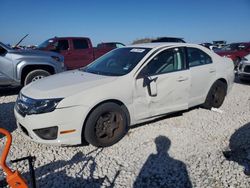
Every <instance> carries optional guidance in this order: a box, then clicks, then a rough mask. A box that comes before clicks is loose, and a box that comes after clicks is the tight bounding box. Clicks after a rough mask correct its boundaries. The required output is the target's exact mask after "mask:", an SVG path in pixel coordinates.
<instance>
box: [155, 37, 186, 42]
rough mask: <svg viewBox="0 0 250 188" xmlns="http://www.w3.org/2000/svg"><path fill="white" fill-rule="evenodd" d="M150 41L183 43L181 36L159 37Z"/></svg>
mask: <svg viewBox="0 0 250 188" xmlns="http://www.w3.org/2000/svg"><path fill="white" fill-rule="evenodd" d="M151 42H153V43H155V42H180V43H185V41H184V40H183V38H178V37H159V38H157V39H155V40H152V41H151Z"/></svg>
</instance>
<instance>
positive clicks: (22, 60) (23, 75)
mask: <svg viewBox="0 0 250 188" xmlns="http://www.w3.org/2000/svg"><path fill="white" fill-rule="evenodd" d="M62 71H64V63H63V56H61V55H60V54H57V53H54V52H42V51H35V50H21V49H19V50H15V49H12V48H10V47H9V46H6V45H5V44H3V43H1V42H0V87H2V86H20V85H27V84H29V83H30V82H32V81H36V80H38V79H41V78H43V77H46V76H49V75H51V74H55V73H59V72H62Z"/></svg>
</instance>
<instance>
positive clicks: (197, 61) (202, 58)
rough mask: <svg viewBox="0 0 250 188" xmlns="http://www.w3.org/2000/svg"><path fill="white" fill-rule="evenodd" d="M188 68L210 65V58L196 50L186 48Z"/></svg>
mask: <svg viewBox="0 0 250 188" xmlns="http://www.w3.org/2000/svg"><path fill="white" fill-rule="evenodd" d="M187 54H188V62H189V67H194V66H199V65H206V64H210V63H212V58H211V57H210V56H209V55H207V54H206V53H205V52H203V51H202V50H200V49H197V48H187Z"/></svg>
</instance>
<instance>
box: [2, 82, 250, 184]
mask: <svg viewBox="0 0 250 188" xmlns="http://www.w3.org/2000/svg"><path fill="white" fill-rule="evenodd" d="M1 93H2V95H6V96H2V97H0V126H1V127H3V128H6V129H8V130H9V131H11V133H12V136H13V145H12V148H11V159H16V158H20V157H24V156H27V155H33V156H36V158H37V159H36V161H35V172H36V182H37V185H38V187H45V188H46V187H48V188H49V187H113V186H114V187H191V186H192V187H217V188H218V187H242V188H244V187H250V178H249V177H248V176H246V175H245V174H244V172H243V171H244V165H246V164H248V161H250V147H249V146H250V145H249V144H250V128H249V127H250V85H247V84H239V83H236V84H234V87H233V90H232V92H231V93H230V94H229V96H228V97H227V98H226V100H225V102H224V104H223V106H222V107H221V108H220V110H221V111H209V110H205V109H201V108H196V109H192V110H189V111H187V112H184V113H183V114H182V115H176V116H171V117H167V118H163V119H161V120H158V121H155V122H151V123H148V124H145V125H143V126H135V127H134V128H131V129H130V130H129V133H128V134H127V136H125V137H124V138H123V139H122V140H121V141H120V142H119V143H117V144H115V145H114V146H112V147H109V148H104V149H101V148H99V149H98V148H95V147H93V146H80V147H79V146H77V147H57V146H49V145H42V144H37V143H34V142H30V141H27V140H26V139H24V138H23V137H22V136H21V135H20V133H19V130H17V129H16V125H15V120H14V115H13V106H14V101H15V99H16V93H15V91H14V92H12V91H8V92H6V91H4V90H2V89H0V95H1ZM0 140H1V141H0V143H1V146H2V145H3V143H4V139H3V138H2V137H0ZM223 151H229V152H228V153H229V154H228V155H229V160H227V159H226V158H225V157H224V155H223V153H222V152H223ZM12 168H13V169H18V170H19V171H20V172H21V173H22V174H23V175H24V176H25V177H26V178H28V177H29V176H28V173H27V172H28V165H27V164H26V162H21V163H18V164H13V165H12ZM0 175H3V174H0Z"/></svg>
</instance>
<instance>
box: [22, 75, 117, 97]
mask: <svg viewBox="0 0 250 188" xmlns="http://www.w3.org/2000/svg"><path fill="white" fill-rule="evenodd" d="M115 79H117V77H113V76H102V75H97V74H92V73H87V72H83V71H80V70H73V71H67V72H64V73H60V74H56V75H52V76H49V77H47V78H43V79H41V80H38V81H36V82H33V83H31V84H29V85H27V86H26V87H24V88H23V89H22V91H21V93H22V94H23V95H25V96H27V97H30V98H33V99H49V98H65V97H67V96H71V95H74V94H77V93H79V92H83V91H85V90H87V89H90V88H94V87H98V86H100V85H104V84H107V83H110V82H111V81H113V80H115Z"/></svg>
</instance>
